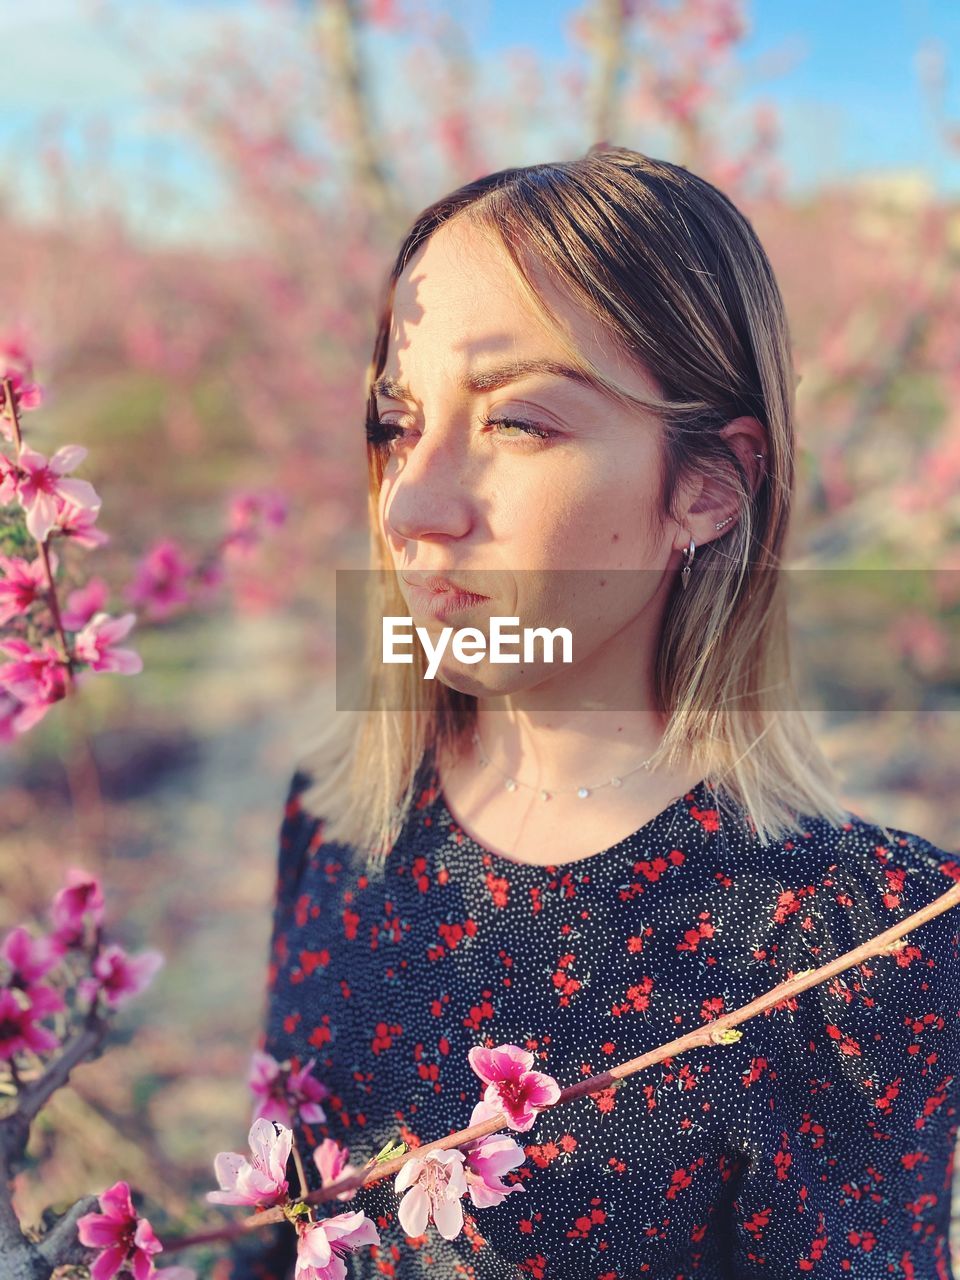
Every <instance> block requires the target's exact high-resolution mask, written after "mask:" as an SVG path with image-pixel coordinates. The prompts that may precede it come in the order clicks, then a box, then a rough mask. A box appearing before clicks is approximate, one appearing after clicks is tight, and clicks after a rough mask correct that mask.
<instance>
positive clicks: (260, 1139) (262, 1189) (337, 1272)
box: [207, 1044, 560, 1280]
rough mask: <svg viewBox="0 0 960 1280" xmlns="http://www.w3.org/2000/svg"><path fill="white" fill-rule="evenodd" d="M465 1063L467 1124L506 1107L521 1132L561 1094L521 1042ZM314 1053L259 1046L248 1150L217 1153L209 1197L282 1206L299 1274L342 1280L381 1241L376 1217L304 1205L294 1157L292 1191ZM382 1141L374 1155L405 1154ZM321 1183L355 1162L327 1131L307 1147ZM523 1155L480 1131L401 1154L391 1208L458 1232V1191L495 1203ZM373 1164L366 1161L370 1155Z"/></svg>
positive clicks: (316, 1088)
mask: <svg viewBox="0 0 960 1280" xmlns="http://www.w3.org/2000/svg"><path fill="white" fill-rule="evenodd" d="M468 1060H469V1062H470V1065H471V1067H472V1068H473V1070H474V1071H475V1072H476V1074H477V1075H478V1076H479V1077H480V1080H481V1081H482V1082H483V1084H484V1086H485V1088H484V1092H483V1096H482V1097H481V1098H480V1100H479V1101H478V1102H477V1103H476V1105H475V1106H474V1108H473V1113H472V1115H471V1117H470V1125H471V1126H473V1125H475V1124H480V1123H482V1122H483V1121H485V1120H489V1119H492V1118H493V1117H494V1116H497V1115H501V1114H502V1115H503V1117H504V1120H505V1124H506V1127H508V1128H510V1129H514V1130H517V1131H519V1132H524V1131H526V1130H528V1129H530V1128H531V1127H532V1126H533V1124H534V1122H535V1120H536V1117H537V1114H538V1113H539V1111H540V1110H541V1109H542V1108H544V1107H549V1106H553V1105H554V1104H555V1103H556V1102H557V1101H558V1100H559V1098H560V1087H559V1085H558V1084H557V1082H556V1080H554V1079H553V1077H552V1076H549V1075H546V1074H544V1073H543V1072H540V1071H535V1070H533V1061H534V1059H533V1055H532V1054H531V1053H529V1052H527V1051H526V1050H524V1049H521V1048H519V1047H518V1046H517V1045H512V1044H504V1045H499V1046H498V1047H496V1048H492V1049H488V1048H483V1047H481V1046H474V1048H472V1049H471V1050H470V1052H469V1054H468ZM314 1062H315V1059H311V1060H310V1061H309V1062H308V1063H307V1064H306V1065H305V1066H303V1067H300V1068H298V1069H297V1070H293V1069H292V1064H291V1063H289V1062H285V1063H280V1062H278V1061H277V1060H276V1059H275V1058H273V1057H272V1056H271V1055H270V1054H268V1053H264V1052H262V1051H260V1050H257V1051H256V1052H255V1053H254V1055H253V1059H252V1063H251V1071H250V1077H249V1084H250V1088H251V1090H252V1092H253V1094H254V1099H255V1101H254V1121H253V1124H252V1125H251V1127H250V1132H249V1135H248V1143H249V1147H250V1155H249V1156H242V1155H239V1154H237V1153H236V1152H232V1151H221V1152H220V1153H219V1154H218V1155H217V1157H216V1159H215V1160H214V1172H215V1173H216V1176H217V1180H218V1182H219V1184H220V1187H219V1190H217V1191H209V1192H207V1199H208V1200H209V1201H210V1202H211V1203H214V1204H229V1205H250V1206H256V1207H258V1208H265V1207H268V1206H277V1205H279V1206H282V1207H283V1208H284V1212H285V1214H286V1216H287V1217H288V1218H289V1220H290V1221H291V1222H292V1223H293V1224H294V1226H295V1228H296V1231H297V1266H296V1280H346V1276H347V1270H346V1267H345V1264H344V1257H345V1256H346V1255H347V1254H348V1253H350V1252H352V1251H353V1250H355V1249H359V1248H362V1247H363V1246H364V1245H368V1244H379V1242H380V1236H379V1233H378V1232H377V1229H376V1226H375V1224H374V1223H373V1222H372V1221H371V1220H370V1219H369V1218H368V1217H367V1216H366V1214H364V1213H363V1212H362V1211H360V1210H357V1211H354V1212H351V1211H349V1210H348V1211H345V1212H342V1213H338V1214H334V1215H331V1216H328V1217H315V1216H314V1214H313V1212H312V1210H311V1208H310V1206H308V1205H306V1204H305V1203H304V1202H303V1201H304V1197H305V1196H306V1186H305V1185H304V1182H303V1174H302V1172H301V1171H300V1170H301V1166H300V1165H299V1164H298V1173H299V1176H300V1181H301V1186H300V1195H299V1197H297V1198H293V1197H291V1194H290V1184H289V1179H288V1171H287V1169H288V1163H289V1160H290V1156H291V1153H294V1154H296V1148H295V1140H294V1133H293V1126H294V1125H296V1124H297V1122H298V1121H305V1122H307V1123H313V1122H322V1121H323V1120H324V1119H325V1113H324V1111H323V1108H322V1106H321V1105H320V1103H321V1100H322V1099H323V1098H325V1097H327V1096H328V1094H329V1090H327V1088H326V1086H325V1085H323V1084H322V1082H321V1081H318V1080H316V1079H315V1078H314V1077H313V1075H312V1069H313V1065H314ZM392 1146H393V1144H392V1143H390V1144H388V1146H387V1147H385V1148H384V1149H383V1151H382V1152H380V1154H379V1155H378V1156H377V1157H375V1160H374V1162H375V1161H376V1160H379V1159H385V1158H389V1157H390V1156H391V1155H396V1154H399V1153H400V1152H402V1150H403V1147H402V1146H401V1147H400V1148H399V1149H398V1150H391V1149H390V1148H392ZM312 1158H313V1162H314V1164H315V1166H316V1168H317V1171H318V1173H319V1175H320V1182H321V1186H324V1187H326V1186H331V1185H333V1184H334V1183H336V1182H338V1181H339V1180H340V1179H341V1178H346V1177H349V1176H351V1175H355V1174H357V1173H359V1172H362V1171H360V1170H357V1169H356V1168H354V1166H353V1165H351V1164H350V1163H349V1158H350V1152H349V1149H348V1148H347V1147H344V1146H342V1145H341V1144H339V1143H338V1142H336V1140H335V1139H333V1138H325V1139H324V1140H323V1141H322V1142H321V1143H320V1145H319V1146H317V1147H316V1148H315V1149H314V1151H313V1157H312ZM523 1160H524V1151H523V1148H522V1147H521V1146H520V1145H519V1144H518V1143H517V1142H516V1141H515V1140H514V1139H513V1138H511V1137H510V1136H509V1135H507V1134H503V1133H491V1134H486V1135H485V1136H483V1137H480V1138H474V1139H472V1140H470V1141H468V1142H466V1143H464V1144H463V1145H462V1147H460V1148H441V1149H433V1150H430V1151H428V1152H426V1153H425V1154H424V1155H423V1156H412V1157H410V1158H409V1159H407V1160H406V1161H405V1162H404V1164H403V1166H402V1168H401V1169H400V1171H399V1173H398V1174H397V1175H396V1178H395V1179H394V1190H395V1191H396V1192H397V1194H398V1195H400V1196H401V1200H400V1203H399V1207H398V1211H397V1216H398V1219H399V1221H400V1225H401V1226H402V1227H403V1229H404V1231H405V1232H406V1234H407V1235H408V1236H419V1235H422V1234H423V1232H424V1231H425V1230H426V1228H427V1225H428V1223H429V1222H432V1223H433V1224H434V1226H435V1227H436V1229H437V1230H438V1231H439V1232H440V1234H441V1235H442V1236H443V1237H444V1238H445V1239H447V1240H452V1239H453V1238H454V1237H456V1236H457V1235H459V1234H460V1232H461V1231H462V1230H463V1225H464V1215H463V1197H464V1196H469V1198H470V1201H471V1202H472V1203H473V1205H474V1207H476V1208H478V1209H485V1208H489V1207H490V1206H491V1205H496V1204H499V1203H500V1202H501V1201H502V1200H504V1199H506V1197H507V1196H508V1195H510V1194H511V1193H512V1192H514V1191H523V1190H524V1188H523V1187H522V1186H521V1185H520V1184H519V1183H514V1184H511V1185H508V1184H506V1183H505V1182H504V1181H503V1179H504V1177H505V1176H506V1175H507V1174H508V1173H509V1172H510V1171H511V1170H513V1169H516V1168H517V1167H518V1166H519V1165H520V1164H522V1163H523ZM374 1162H372V1163H374ZM355 1195H356V1188H353V1189H348V1190H345V1191H341V1192H339V1193H338V1194H337V1196H336V1198H337V1199H338V1200H351V1199H353V1197H354V1196H355Z"/></svg>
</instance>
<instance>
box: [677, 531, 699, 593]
mask: <svg viewBox="0 0 960 1280" xmlns="http://www.w3.org/2000/svg"><path fill="white" fill-rule="evenodd" d="M696 550H697V544H696V543H695V542H694V540H693V537H692V536H691V538H690V543H689V545H688V546H686V547H684V548H683V568H682V569H681V570H680V583H681V585H682V586H683V589H684V591H686V589H687V582H688V581H689V579H690V566H691V565H692V564H693V557H694V554H695V552H696Z"/></svg>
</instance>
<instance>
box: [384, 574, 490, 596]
mask: <svg viewBox="0 0 960 1280" xmlns="http://www.w3.org/2000/svg"><path fill="white" fill-rule="evenodd" d="M400 577H401V578H402V579H403V580H404V582H405V583H406V584H407V586H408V587H413V588H416V589H422V590H425V591H430V592H433V593H437V592H446V591H455V592H460V593H461V594H463V595H469V596H473V597H474V598H475V599H477V600H487V599H488V598H489V597H488V596H485V595H481V593H480V592H479V591H471V590H470V589H469V588H468V587H467V586H466V585H465V584H464V583H462V582H454V580H453V579H452V578H448V577H446V576H445V575H444V574H442V573H434V574H427V575H425V576H422V577H419V578H411V577H408V575H407V574H405V573H401V575H400Z"/></svg>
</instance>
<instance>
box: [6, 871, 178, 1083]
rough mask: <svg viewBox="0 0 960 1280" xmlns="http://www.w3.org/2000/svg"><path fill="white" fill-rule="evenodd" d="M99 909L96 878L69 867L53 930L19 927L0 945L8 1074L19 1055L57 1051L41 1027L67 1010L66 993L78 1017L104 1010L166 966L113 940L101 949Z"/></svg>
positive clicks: (152, 954)
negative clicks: (37, 931)
mask: <svg viewBox="0 0 960 1280" xmlns="http://www.w3.org/2000/svg"><path fill="white" fill-rule="evenodd" d="M103 909H104V900H103V890H102V888H101V886H100V882H99V880H98V879H97V878H96V877H95V876H92V875H90V874H88V873H87V872H86V871H84V870H83V869H82V868H81V867H71V868H70V869H69V871H68V872H67V883H66V884H65V885H64V887H63V888H62V889H60V890H58V892H57V893H56V895H55V896H54V898H53V901H52V903H51V904H50V908H49V917H50V924H51V928H50V930H49V931H48V932H45V933H41V934H40V935H39V936H37V935H34V934H33V933H31V931H30V930H29V929H27V927H26V926H25V925H22V924H19V925H17V926H16V927H15V928H13V929H11V930H10V932H9V933H8V934H7V935H6V937H5V938H4V940H3V942H2V944H0V1062H7V1063H10V1064H11V1068H10V1069H11V1070H12V1071H14V1072H17V1071H18V1070H19V1064H20V1057H19V1055H28V1057H29V1056H31V1055H32V1056H41V1055H45V1054H49V1053H51V1052H53V1051H54V1050H55V1049H59V1048H60V1047H61V1044H62V1041H63V1035H62V1034H57V1033H55V1032H54V1031H53V1030H51V1029H50V1027H49V1026H48V1025H46V1024H47V1021H48V1019H49V1018H50V1016H51V1015H52V1014H58V1013H63V1012H64V1011H66V1010H67V1003H66V1001H65V999H64V994H65V992H68V991H70V990H71V989H73V991H74V992H75V998H74V1008H75V1012H77V1013H80V1012H82V1013H84V1014H90V1013H91V1012H97V1013H104V1012H107V1011H111V1010H114V1009H118V1008H119V1007H120V1006H121V1005H123V1004H125V1003H126V1002H127V1001H128V1000H130V999H131V998H132V997H133V996H136V995H139V994H140V992H141V991H143V990H144V989H145V988H146V987H147V986H148V984H149V983H150V981H151V980H152V978H153V977H154V975H155V974H156V972H157V970H158V969H159V968H160V967H161V965H162V964H163V962H164V957H163V955H162V954H161V952H159V951H142V952H140V953H139V954H138V955H130V954H128V953H127V952H126V951H125V950H124V949H123V947H121V946H118V945H117V944H116V943H110V944H108V945H106V946H104V945H103V944H102V924H103ZM91 934H92V935H93V936H92V939H91V936H90V935H91ZM76 997H79V1001H78V1000H77V999H76ZM80 1004H82V1005H83V1009H82V1010H81V1009H80V1007H79V1005H80Z"/></svg>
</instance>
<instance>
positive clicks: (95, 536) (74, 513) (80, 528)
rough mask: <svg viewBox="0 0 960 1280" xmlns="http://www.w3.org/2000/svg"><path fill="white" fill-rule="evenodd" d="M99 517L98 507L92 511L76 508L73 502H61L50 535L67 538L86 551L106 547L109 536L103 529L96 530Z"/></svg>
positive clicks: (85, 508) (87, 508)
mask: <svg viewBox="0 0 960 1280" xmlns="http://www.w3.org/2000/svg"><path fill="white" fill-rule="evenodd" d="M99 515H100V509H99V507H98V508H97V509H96V511H94V510H91V508H89V507H81V506H78V505H77V504H76V503H75V502H63V503H61V504H60V511H59V513H58V515H57V520H56V523H55V524H54V526H53V528H52V529H51V530H50V534H51V536H53V535H54V534H56V535H57V536H58V537H61V538H69V539H70V540H71V541H72V542H75V543H76V544H77V546H79V547H87V548H88V549H92V548H94V547H103V546H106V544H107V543H108V542H109V541H110V535H109V533H105V532H104V531H103V529H98V528H96V523H97V518H98V517H99Z"/></svg>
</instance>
